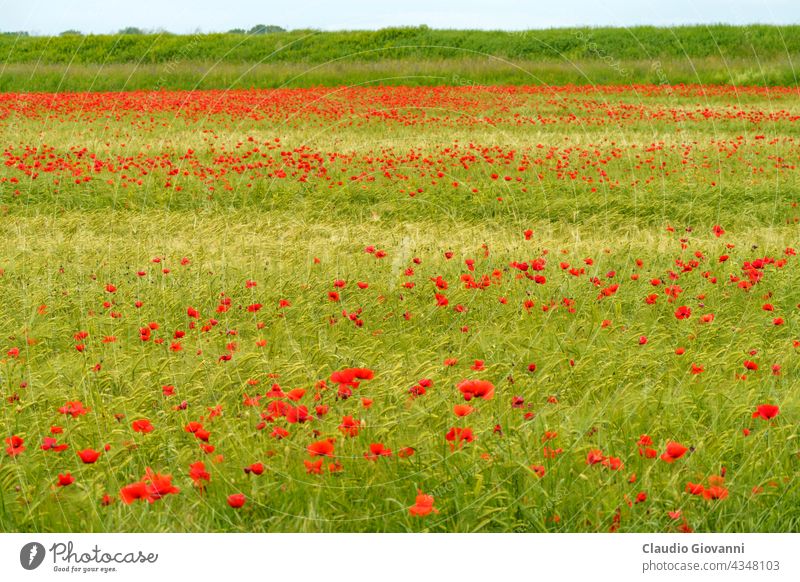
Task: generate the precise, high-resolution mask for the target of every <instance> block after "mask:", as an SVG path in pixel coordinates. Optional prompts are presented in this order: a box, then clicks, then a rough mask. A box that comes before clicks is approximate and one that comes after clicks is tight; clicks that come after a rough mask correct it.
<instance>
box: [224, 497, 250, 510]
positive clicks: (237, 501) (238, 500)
mask: <svg viewBox="0 0 800 582" xmlns="http://www.w3.org/2000/svg"><path fill="white" fill-rule="evenodd" d="M245 501H246V499H245V496H244V494H242V493H234V494H233V495H228V505H230V506H231V507H233V508H234V509H239V508H240V507H242V506H243V505H244V502H245Z"/></svg>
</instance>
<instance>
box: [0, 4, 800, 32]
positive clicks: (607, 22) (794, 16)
mask: <svg viewBox="0 0 800 582" xmlns="http://www.w3.org/2000/svg"><path fill="white" fill-rule="evenodd" d="M0 15H1V16H0V30H2V31H18V30H25V31H28V32H31V33H34V34H58V33H59V32H62V31H64V30H67V29H75V30H80V31H81V32H84V33H96V34H100V33H113V32H116V31H118V30H119V29H121V28H124V27H126V26H136V27H138V28H142V29H146V30H168V31H170V32H175V33H192V32H197V31H201V32H218V31H226V30H229V29H231V28H244V29H248V28H250V27H251V26H253V25H255V24H277V25H279V26H282V27H284V28H286V29H297V28H313V29H319V30H347V29H349V30H353V29H376V28H383V27H387V26H404V25H410V26H416V25H420V24H426V25H428V26H430V27H431V28H480V29H505V30H521V29H534V28H551V27H564V26H582V25H587V26H633V25H637V24H653V25H670V24H713V23H721V22H722V23H728V24H753V23H765V24H793V23H800V0H661V1H654V0H533V1H531V0H528V1H524V0H488V1H487V0H483V1H481V2H478V1H474V0H390V1H387V0H371V1H369V0H298V1H296V2H289V1H286V0H281V1H276V0H261V1H259V0H222V1H220V0H215V1H213V2H212V1H209V0H26V1H24V2H23V1H21V0H13V1H11V0H0Z"/></svg>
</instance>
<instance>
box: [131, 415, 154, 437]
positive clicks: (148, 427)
mask: <svg viewBox="0 0 800 582" xmlns="http://www.w3.org/2000/svg"><path fill="white" fill-rule="evenodd" d="M131 428H132V429H133V432H141V433H145V434H146V433H149V432H153V430H154V429H155V427H154V426H153V425H152V424H150V421H149V420H147V419H146V418H140V419H139V420H134V421H133V422H132V423H131Z"/></svg>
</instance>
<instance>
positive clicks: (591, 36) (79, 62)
mask: <svg viewBox="0 0 800 582" xmlns="http://www.w3.org/2000/svg"><path fill="white" fill-rule="evenodd" d="M799 53H800V26H765V25H753V26H728V25H715V26H687V27H672V28H655V27H634V28H629V29H622V28H572V29H549V30H532V31H521V32H503V31H475V30H471V31H468V30H433V29H429V28H426V27H418V28H412V27H409V28H391V29H383V30H378V31H344V32H318V31H292V32H286V33H277V34H268V35H251V36H248V35H241V34H197V35H173V34H166V33H165V34H152V35H90V36H63V37H22V36H18V37H15V36H8V35H6V36H2V35H0V55H2V61H3V63H4V64H3V66H2V67H0V90H2V91H57V90H61V91H83V90H103V91H116V90H123V89H151V88H157V87H164V88H171V89H190V88H228V87H251V86H252V87H278V86H299V87H302V86H310V85H341V84H358V83H369V82H375V83H384V84H400V83H401V84H411V85H458V84H541V83H544V84H566V83H576V84H592V83H596V84H630V83H704V84H736V85H753V84H761V85H795V84H796V81H797V77H796V74H795V70H794V60H796V57H797V55H798V54H799Z"/></svg>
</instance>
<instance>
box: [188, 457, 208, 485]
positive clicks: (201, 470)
mask: <svg viewBox="0 0 800 582" xmlns="http://www.w3.org/2000/svg"><path fill="white" fill-rule="evenodd" d="M189 477H191V479H192V481H193V482H194V484H195V485H196V486H197V487H201V488H202V487H203V485H204V484H203V481H205V482H209V481H211V475H210V474H209V473H208V471H206V465H205V463H203V461H197V462H196V463H192V464H191V465H189Z"/></svg>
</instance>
